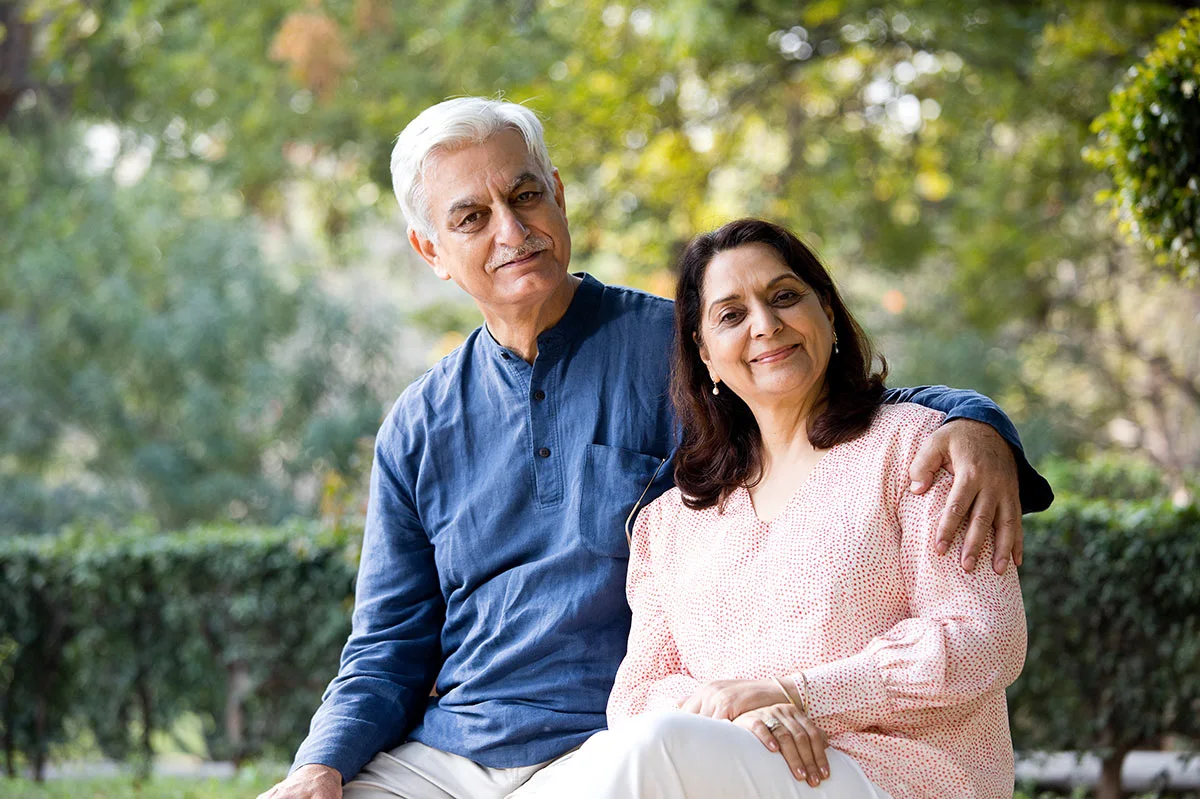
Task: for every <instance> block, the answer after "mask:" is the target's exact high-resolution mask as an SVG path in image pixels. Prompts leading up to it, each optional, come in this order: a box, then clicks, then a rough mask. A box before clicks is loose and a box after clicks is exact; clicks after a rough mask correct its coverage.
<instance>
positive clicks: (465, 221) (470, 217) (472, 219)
mask: <svg viewBox="0 0 1200 799" xmlns="http://www.w3.org/2000/svg"><path fill="white" fill-rule="evenodd" d="M482 218H483V214H481V213H479V212H478V211H472V212H471V213H469V214H467V215H466V216H464V217H463V218H462V219H460V220H459V222H458V226H459V227H470V226H471V225H474V224H475V223H476V222H478V221H479V220H480V219H482Z"/></svg>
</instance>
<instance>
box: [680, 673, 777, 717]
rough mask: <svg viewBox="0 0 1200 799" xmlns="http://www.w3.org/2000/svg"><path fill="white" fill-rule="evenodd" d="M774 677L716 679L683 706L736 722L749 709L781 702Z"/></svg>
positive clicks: (699, 714) (684, 702) (683, 707)
mask: <svg viewBox="0 0 1200 799" xmlns="http://www.w3.org/2000/svg"><path fill="white" fill-rule="evenodd" d="M779 699H780V692H779V686H778V685H776V684H775V681H774V680H713V681H712V682H709V683H705V684H704V685H701V686H700V688H699V690H697V691H696V693H694V694H692V695H691V696H690V697H688V698H687V699H685V700H683V703H682V704H681V705H680V706H679V709H680V710H682V711H684V712H685V713H695V714H696V715H697V716H708V717H709V718H713V719H724V720H725V721H733V720H734V719H736V718H737V717H738V716H740V715H742V714H743V713H745V712H747V711H749V710H755V709H757V708H760V707H766V706H768V705H774V704H776V703H778V702H779Z"/></svg>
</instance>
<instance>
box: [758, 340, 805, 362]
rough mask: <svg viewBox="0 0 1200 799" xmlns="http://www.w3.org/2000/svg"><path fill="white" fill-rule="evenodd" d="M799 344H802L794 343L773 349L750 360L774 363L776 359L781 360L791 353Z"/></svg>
mask: <svg viewBox="0 0 1200 799" xmlns="http://www.w3.org/2000/svg"><path fill="white" fill-rule="evenodd" d="M799 346H800V345H799V344H793V345H791V346H790V347H780V348H779V349H777V350H771V351H770V352H764V353H763V354H762V355H759V356H758V357H757V358H752V359H751V360H750V363H774V362H775V361H781V360H783V359H784V358H786V357H788V356H789V355H791V354H792V353H793V352H794V351H795V350H796V348H797V347H799Z"/></svg>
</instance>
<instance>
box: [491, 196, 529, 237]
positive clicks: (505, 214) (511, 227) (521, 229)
mask: <svg viewBox="0 0 1200 799" xmlns="http://www.w3.org/2000/svg"><path fill="white" fill-rule="evenodd" d="M496 222H497V230H496V242H497V243H498V244H503V245H504V246H506V247H520V246H521V245H522V244H524V243H525V239H527V238H529V228H527V227H526V226H525V223H524V222H522V221H521V217H520V216H518V215H517V213H516V212H515V211H513V209H512V208H509V207H508V206H507V205H504V206H501V207H500V208H499V209H498V210H497V211H496Z"/></svg>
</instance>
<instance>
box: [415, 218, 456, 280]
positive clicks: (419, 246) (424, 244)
mask: <svg viewBox="0 0 1200 799" xmlns="http://www.w3.org/2000/svg"><path fill="white" fill-rule="evenodd" d="M408 243H409V244H411V245H412V248H413V249H414V250H416V251H417V255H419V256H421V258H423V259H424V260H425V263H427V264H429V267H430V268H431V269H432V270H433V273H434V274H435V275H437V276H438V277H439V278H441V279H442V280H449V279H450V273H449V272H447V271H446V268H445V267H444V266H443V265H442V259H441V257H440V256H439V255H438V250H437V245H436V244H434V243H433V242H432V241H430V240H429V239H427V238H425V237H424V236H422V235H421V234H420V233H418V232H417V231H415V230H409V231H408Z"/></svg>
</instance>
